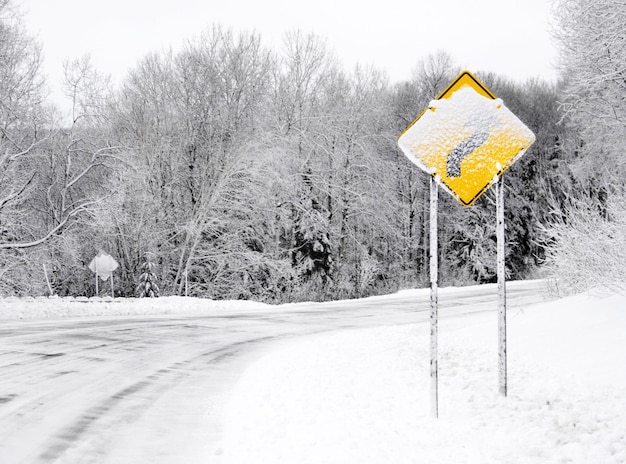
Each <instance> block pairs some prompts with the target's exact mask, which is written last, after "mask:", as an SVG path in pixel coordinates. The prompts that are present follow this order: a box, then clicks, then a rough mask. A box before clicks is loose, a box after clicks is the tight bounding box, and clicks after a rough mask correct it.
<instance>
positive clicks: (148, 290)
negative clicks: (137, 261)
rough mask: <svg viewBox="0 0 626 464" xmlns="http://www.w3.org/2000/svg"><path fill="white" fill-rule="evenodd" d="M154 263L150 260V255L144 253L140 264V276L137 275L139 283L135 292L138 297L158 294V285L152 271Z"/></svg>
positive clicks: (153, 296) (151, 296) (156, 295)
mask: <svg viewBox="0 0 626 464" xmlns="http://www.w3.org/2000/svg"><path fill="white" fill-rule="evenodd" d="M155 267H156V264H154V263H153V262H152V261H151V260H150V255H149V254H148V253H144V255H143V263H142V264H141V271H142V273H141V276H140V277H139V285H137V293H138V294H139V297H140V298H145V297H150V298H156V297H158V296H159V286H158V285H157V283H156V281H157V276H156V274H155V273H154V268H155Z"/></svg>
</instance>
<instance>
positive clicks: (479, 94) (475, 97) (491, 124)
mask: <svg viewBox="0 0 626 464" xmlns="http://www.w3.org/2000/svg"><path fill="white" fill-rule="evenodd" d="M534 141H535V134H533V133H532V131H531V130H530V129H529V128H528V127H526V126H525V125H524V123H522V122H521V121H520V120H519V119H518V118H517V117H516V116H515V115H514V114H513V113H511V111H510V110H509V109H508V108H507V107H506V106H504V104H503V103H502V100H501V99H499V98H496V97H495V95H493V94H492V93H491V91H490V90H489V89H487V87H485V86H484V85H483V84H482V83H481V82H480V81H478V79H476V78H475V77H474V76H473V75H472V74H471V73H470V72H468V71H464V72H462V73H461V74H460V75H459V76H458V77H457V78H456V79H455V80H454V81H452V83H451V84H450V85H449V86H448V87H447V88H446V89H445V90H444V91H443V92H442V93H441V94H440V95H439V96H438V97H437V99H436V100H433V101H431V102H430V105H429V106H428V107H427V108H426V109H425V110H424V111H423V112H422V114H420V115H419V116H418V117H417V118H416V119H415V120H414V121H413V122H412V123H411V124H410V125H409V127H407V128H406V129H405V130H404V132H402V134H400V137H398V145H399V146H400V148H401V149H402V151H403V152H404V154H405V155H406V156H407V157H408V158H409V160H411V161H412V162H413V163H414V164H416V165H417V166H418V167H420V168H421V169H423V170H424V171H426V172H428V173H429V174H431V175H433V176H434V177H435V179H437V180H438V182H439V183H440V184H441V185H443V186H444V187H445V188H446V189H447V190H448V191H449V192H450V193H451V194H452V195H453V196H454V197H455V198H456V199H457V200H458V201H459V202H460V203H461V204H462V205H464V206H471V205H472V204H474V202H475V201H476V200H478V198H480V196H481V195H482V194H483V193H484V192H485V191H487V190H488V189H489V187H491V185H493V183H494V182H496V181H497V180H498V178H499V177H500V176H501V175H502V174H503V173H504V172H505V171H506V170H507V169H508V168H509V167H511V165H512V164H513V163H514V162H515V161H517V159H519V157H520V156H522V155H523V154H524V153H525V152H526V150H528V148H529V147H530V146H531V145H532V144H533V142H534Z"/></svg>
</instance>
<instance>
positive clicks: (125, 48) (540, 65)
mask: <svg viewBox="0 0 626 464" xmlns="http://www.w3.org/2000/svg"><path fill="white" fill-rule="evenodd" d="M16 2H17V4H18V5H21V8H22V10H23V13H24V19H25V22H26V25H27V28H28V29H29V31H30V32H31V33H33V34H35V35H36V36H37V37H38V39H39V41H40V42H41V43H42V44H43V49H44V55H45V70H46V74H47V75H48V77H49V81H50V84H51V86H57V87H58V82H59V81H60V79H61V74H62V62H63V60H64V59H67V58H76V57H79V56H82V55H83V54H85V53H90V54H91V57H92V62H93V63H94V64H95V66H96V67H97V68H98V70H99V71H101V72H102V73H106V74H111V75H112V77H113V78H114V79H115V80H116V81H119V80H120V79H121V78H123V77H124V75H125V73H126V71H127V70H128V69H129V68H131V67H133V66H134V65H135V63H136V62H137V60H138V59H140V58H141V57H143V56H144V55H145V54H147V53H148V52H150V51H154V50H160V49H162V48H163V47H170V46H172V47H173V48H174V49H176V48H177V47H179V46H180V45H181V44H182V43H183V42H184V41H185V40H187V39H190V38H192V37H193V36H194V35H197V34H199V33H200V32H202V31H203V30H204V29H206V28H207V27H208V26H210V25H211V24H213V23H219V24H222V25H224V26H227V27H232V28H233V29H235V30H236V31H239V30H248V31H252V30H254V31H256V32H258V33H259V34H260V35H261V38H262V40H263V41H264V42H265V43H266V44H267V45H268V46H270V47H272V48H274V49H277V48H278V47H279V46H280V44H281V41H282V37H283V34H284V32H285V31H287V30H292V29H296V28H298V29H301V30H303V31H304V32H315V33H317V34H318V35H320V36H322V37H324V38H325V39H326V40H327V44H328V45H329V47H330V48H331V49H332V50H333V51H334V53H335V55H336V56H337V57H338V58H339V59H340V60H341V62H343V63H344V65H345V66H346V67H347V69H350V68H352V66H353V65H354V64H356V63H357V62H359V63H363V64H371V65H374V66H376V67H378V68H381V69H384V70H385V71H386V72H387V74H388V75H389V77H390V79H391V80H392V81H398V80H403V79H408V78H409V77H410V76H411V72H412V70H413V69H414V67H415V65H416V64H417V62H418V61H419V60H420V59H422V58H424V57H426V56H427V55H428V54H430V53H435V52H436V51H437V50H445V51H447V52H448V53H449V54H450V55H451V56H452V57H453V59H454V60H455V63H456V64H458V65H459V66H461V67H463V68H464V69H468V70H470V71H473V72H478V71H493V72H496V73H498V74H502V75H505V76H509V77H511V78H514V79H516V80H519V81H524V80H526V79H527V78H528V77H541V78H544V79H547V80H554V79H555V74H556V73H555V71H554V69H553V64H554V62H555V59H556V52H555V50H554V45H553V41H552V39H551V37H550V33H549V21H550V6H551V0H472V1H468V0H447V1H441V0H440V1H435V0H383V1H361V2H356V1H342V0H316V1H313V2H294V1H293V0H292V1H287V0H261V1H260V0H175V1H172V0H16Z"/></svg>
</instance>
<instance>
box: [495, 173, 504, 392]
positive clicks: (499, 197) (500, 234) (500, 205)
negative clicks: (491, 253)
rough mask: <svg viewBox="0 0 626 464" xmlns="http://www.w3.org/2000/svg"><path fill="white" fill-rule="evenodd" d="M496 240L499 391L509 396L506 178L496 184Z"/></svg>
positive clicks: (501, 178)
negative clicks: (505, 231) (505, 222)
mask: <svg viewBox="0 0 626 464" xmlns="http://www.w3.org/2000/svg"><path fill="white" fill-rule="evenodd" d="M496 240H497V242H498V244H497V249H498V251H497V273H498V301H499V303H498V386H499V388H498V390H499V391H500V394H502V395H503V396H506V394H507V372H506V367H507V363H506V269H505V266H504V264H505V256H504V254H505V250H504V178H503V177H500V179H499V180H498V182H497V183H496Z"/></svg>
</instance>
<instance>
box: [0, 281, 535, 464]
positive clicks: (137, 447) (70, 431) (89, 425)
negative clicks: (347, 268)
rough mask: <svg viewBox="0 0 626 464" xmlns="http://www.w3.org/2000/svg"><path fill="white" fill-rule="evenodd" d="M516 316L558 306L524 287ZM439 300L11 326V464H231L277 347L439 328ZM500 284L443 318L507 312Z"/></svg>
mask: <svg viewBox="0 0 626 464" xmlns="http://www.w3.org/2000/svg"><path fill="white" fill-rule="evenodd" d="M507 290H508V305H509V308H511V309H514V308H516V307H522V306H525V305H528V304H533V303H537V302H541V301H545V300H546V299H547V289H546V286H545V283H544V282H541V281H531V282H512V283H510V284H509V285H508V289H507ZM428 304H429V303H428V292H427V291H419V292H416V291H406V292H400V293H397V294H393V295H389V296H384V297H374V298H368V299H363V300H354V301H342V302H333V303H324V304H315V303H306V304H292V305H283V306H275V307H265V309H260V310H259V309H255V310H246V311H229V312H222V313H217V312H216V313H214V314H211V315H206V314H205V315H201V316H199V315H187V316H180V315H177V316H172V315H160V316H141V317H133V316H126V317H115V318H110V317H109V318H106V317H98V318H93V317H90V318H74V319H55V320H50V319H41V320H30V321H7V322H5V323H3V324H2V326H1V328H0V463H2V464H12V463H22V462H23V463H51V462H59V463H101V462H102V463H104V462H107V463H126V462H127V463H143V462H150V463H159V462H164V463H165V462H168V463H171V462H185V463H193V462H219V461H220V456H221V449H220V446H219V441H220V418H221V413H222V409H221V407H222V405H223V404H224V400H225V398H226V397H227V395H228V393H229V389H230V388H231V387H232V386H233V385H234V382H236V381H237V379H238V376H239V375H240V373H241V372H242V371H243V369H244V367H245V366H246V365H248V364H249V363H250V362H252V361H253V360H254V359H256V358H258V357H259V356H261V355H262V354H263V353H264V352H265V350H267V349H268V347H269V346H270V345H271V342H272V341H276V340H285V339H287V338H289V337H296V336H303V335H307V334H314V333H319V332H323V331H331V330H340V329H351V328H361V327H363V328H365V327H376V326H385V325H397V324H412V323H418V322H423V321H427V320H428ZM496 308H497V296H496V288H495V286H493V285H488V286H481V287H470V288H465V289H460V288H455V289H449V290H448V289H440V314H441V317H442V318H445V317H451V316H455V315H458V314H464V313H468V312H476V311H495V310H496Z"/></svg>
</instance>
